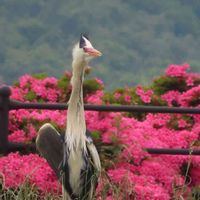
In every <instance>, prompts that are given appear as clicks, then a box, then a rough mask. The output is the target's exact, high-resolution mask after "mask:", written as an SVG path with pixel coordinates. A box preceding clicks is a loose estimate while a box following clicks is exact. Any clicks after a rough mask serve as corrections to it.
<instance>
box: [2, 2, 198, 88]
mask: <svg viewBox="0 0 200 200" xmlns="http://www.w3.org/2000/svg"><path fill="white" fill-rule="evenodd" d="M81 32H87V33H89V36H90V38H91V41H93V43H94V45H95V46H96V47H97V48H98V49H99V50H101V51H102V52H103V56H102V57H101V58H100V59H98V61H95V63H94V66H95V69H94V70H93V75H96V76H98V77H100V78H101V79H103V80H104V82H105V86H106V87H105V88H106V89H113V88H114V87H119V86H120V87H123V86H124V85H135V84H136V83H140V84H146V83H148V82H149V81H150V80H151V79H152V78H153V77H154V76H156V75H158V74H161V73H162V72H163V70H164V69H165V68H166V66H167V65H168V64H170V63H177V64H178V63H184V62H188V63H190V65H191V66H192V70H193V71H196V72H199V71H200V68H199V52H200V37H199V35H200V3H199V2H198V1H196V0H190V1H187V0H173V1H164V0H160V1H157V0H148V1H141V0H127V1H120V0H108V1H92V0H82V1H81V2H80V1H79V2H77V1H72V0H68V1H64V0H60V1H56V0H48V1H47V0H40V1H37V0H29V1H26V0H18V1H15V0H1V4H0V83H7V84H11V83H12V82H14V81H15V80H16V79H17V78H18V77H19V76H20V75H22V74H25V73H41V72H45V73H47V74H48V75H54V76H57V77H58V76H59V77H60V76H61V74H63V72H64V71H65V70H66V69H70V68H71V49H72V47H73V45H74V43H75V42H76V41H77V38H79V35H80V33H81Z"/></svg>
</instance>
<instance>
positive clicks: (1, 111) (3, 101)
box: [0, 86, 11, 153]
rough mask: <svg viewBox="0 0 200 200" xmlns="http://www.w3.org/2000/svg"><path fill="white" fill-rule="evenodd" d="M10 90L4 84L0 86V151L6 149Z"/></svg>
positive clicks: (5, 150)
mask: <svg viewBox="0 0 200 200" xmlns="http://www.w3.org/2000/svg"><path fill="white" fill-rule="evenodd" d="M10 95H11V90H10V88H9V87H7V86H4V87H2V88H0V152H1V153H6V152H7V149H8V124H9V105H10V100H9V98H10Z"/></svg>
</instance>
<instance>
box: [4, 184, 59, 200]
mask: <svg viewBox="0 0 200 200" xmlns="http://www.w3.org/2000/svg"><path fill="white" fill-rule="evenodd" d="M0 199H1V200H59V199H60V200H61V199H62V198H61V197H59V196H52V195H50V194H48V193H47V194H46V195H45V194H40V192H39V191H38V189H37V188H36V187H35V186H34V185H32V184H29V183H28V182H25V183H24V184H22V185H21V186H20V187H19V188H17V189H4V188H3V186H2V184H0Z"/></svg>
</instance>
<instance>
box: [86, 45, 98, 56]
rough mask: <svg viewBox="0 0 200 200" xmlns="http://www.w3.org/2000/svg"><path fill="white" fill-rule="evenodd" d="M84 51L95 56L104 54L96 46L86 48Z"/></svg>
mask: <svg viewBox="0 0 200 200" xmlns="http://www.w3.org/2000/svg"><path fill="white" fill-rule="evenodd" d="M84 51H85V52H86V53H87V54H89V55H90V56H94V57H99V56H101V55H102V53H101V52H100V51H98V50H97V49H95V48H86V47H85V48H84Z"/></svg>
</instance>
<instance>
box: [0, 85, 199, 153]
mask: <svg viewBox="0 0 200 200" xmlns="http://www.w3.org/2000/svg"><path fill="white" fill-rule="evenodd" d="M10 95H11V90H10V88H9V87H7V86H4V87H1V88H0V153H1V154H6V153H9V152H11V151H18V150H26V149H35V144H23V143H11V142H9V141H8V134H9V129H8V125H9V111H10V110H18V109H47V110H65V109H67V105H66V104H46V103H24V102H19V101H15V100H12V99H10ZM84 107H85V110H91V111H104V112H138V113H144V112H145V113H182V114H200V108H181V107H166V106H135V105H134V106H127V105H120V106H119V105H85V106H84ZM146 150H147V152H148V153H150V154H171V155H189V154H191V155H200V150H191V149H170V148H146Z"/></svg>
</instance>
